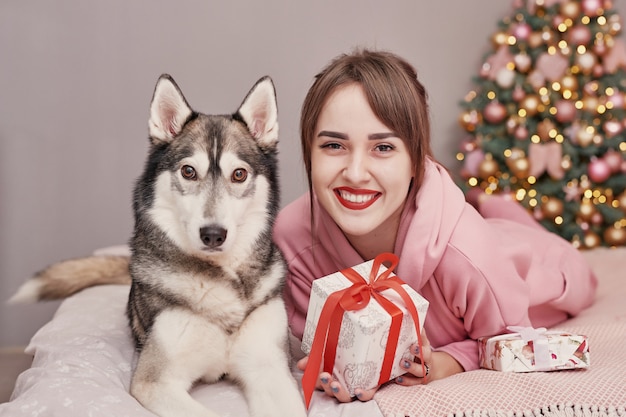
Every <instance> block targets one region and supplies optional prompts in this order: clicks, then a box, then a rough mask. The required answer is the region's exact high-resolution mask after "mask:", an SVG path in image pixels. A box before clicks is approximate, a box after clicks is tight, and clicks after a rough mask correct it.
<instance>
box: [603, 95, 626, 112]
mask: <svg viewBox="0 0 626 417" xmlns="http://www.w3.org/2000/svg"><path fill="white" fill-rule="evenodd" d="M607 101H608V102H609V103H611V104H613V108H614V109H621V108H623V107H624V95H623V94H622V93H621V92H620V91H617V92H616V93H614V94H613V95H610V96H608V98H607Z"/></svg>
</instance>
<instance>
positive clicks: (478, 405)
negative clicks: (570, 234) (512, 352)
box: [375, 249, 626, 417]
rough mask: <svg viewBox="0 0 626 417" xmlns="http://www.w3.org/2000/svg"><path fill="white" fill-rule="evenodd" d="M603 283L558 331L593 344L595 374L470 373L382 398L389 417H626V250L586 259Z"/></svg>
mask: <svg viewBox="0 0 626 417" xmlns="http://www.w3.org/2000/svg"><path fill="white" fill-rule="evenodd" d="M584 254H585V256H586V257H587V259H588V260H589V262H590V263H591V265H592V267H593V269H594V271H595V272H596V273H597V275H598V278H599V280H600V285H599V288H598V294H597V297H596V301H595V303H594V305H593V306H592V307H591V308H589V309H588V310H585V311H584V312H583V313H581V314H580V315H579V316H577V317H575V318H573V319H570V320H568V321H566V322H564V323H561V324H560V325H558V326H555V327H554V329H559V330H566V331H569V332H572V333H578V334H584V335H587V336H588V337H589V347H590V359H591V367H590V368H589V369H581V370H568V371H559V372H536V373H525V374H516V373H503V372H497V371H489V370H484V369H481V370H477V371H471V372H465V373H463V374H459V375H456V376H453V377H451V378H447V379H445V380H439V381H434V382H432V383H430V384H428V385H423V386H416V387H411V388H406V387H402V386H399V385H396V384H390V385H388V386H387V387H385V388H384V389H382V390H380V391H379V392H378V393H377V394H376V397H375V399H376V401H377V403H378V405H379V407H380V409H381V411H382V413H383V414H384V415H385V416H389V417H395V416H411V417H413V416H466V417H470V416H626V354H625V351H626V251H624V249H618V250H610V249H596V250H594V251H590V252H585V253H584Z"/></svg>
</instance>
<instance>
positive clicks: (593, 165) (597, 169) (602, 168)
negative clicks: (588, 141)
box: [587, 158, 611, 183]
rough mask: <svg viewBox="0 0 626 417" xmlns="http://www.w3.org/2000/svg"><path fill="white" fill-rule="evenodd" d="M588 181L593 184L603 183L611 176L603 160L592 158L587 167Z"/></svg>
mask: <svg viewBox="0 0 626 417" xmlns="http://www.w3.org/2000/svg"><path fill="white" fill-rule="evenodd" d="M587 173H588V174H589V179H590V180H591V181H593V182H595V183H600V182H604V181H606V180H608V179H609V177H610V176H611V168H610V167H609V164H607V163H606V162H605V161H604V160H603V159H599V158H593V159H592V160H591V161H589V166H588V167H587Z"/></svg>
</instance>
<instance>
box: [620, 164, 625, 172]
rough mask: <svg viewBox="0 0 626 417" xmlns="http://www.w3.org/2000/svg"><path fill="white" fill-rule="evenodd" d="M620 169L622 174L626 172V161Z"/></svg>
mask: <svg viewBox="0 0 626 417" xmlns="http://www.w3.org/2000/svg"><path fill="white" fill-rule="evenodd" d="M620 171H622V174H626V161H622V166H621V167H620Z"/></svg>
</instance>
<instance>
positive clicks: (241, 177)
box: [230, 168, 248, 182]
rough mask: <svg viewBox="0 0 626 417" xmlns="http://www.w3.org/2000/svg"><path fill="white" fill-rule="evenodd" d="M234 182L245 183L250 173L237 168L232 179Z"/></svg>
mask: <svg viewBox="0 0 626 417" xmlns="http://www.w3.org/2000/svg"><path fill="white" fill-rule="evenodd" d="M230 178H231V179H232V181H233V182H244V181H245V180H246V178H248V171H246V170H245V169H243V168H237V169H236V170H234V171H233V174H232V175H231V177H230Z"/></svg>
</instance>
